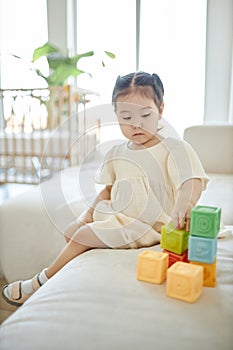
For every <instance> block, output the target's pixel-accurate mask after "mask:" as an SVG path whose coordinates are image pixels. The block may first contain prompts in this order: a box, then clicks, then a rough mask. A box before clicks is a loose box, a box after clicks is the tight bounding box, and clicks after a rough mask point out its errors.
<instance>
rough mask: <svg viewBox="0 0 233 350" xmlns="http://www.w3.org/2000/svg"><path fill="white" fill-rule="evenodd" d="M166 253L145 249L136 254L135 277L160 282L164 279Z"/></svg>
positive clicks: (166, 264) (166, 267) (166, 266)
mask: <svg viewBox="0 0 233 350" xmlns="http://www.w3.org/2000/svg"><path fill="white" fill-rule="evenodd" d="M167 269H168V254H167V253H162V252H155V251H153V250H146V251H144V252H142V253H141V254H139V255H138V265H137V279H138V280H140V281H144V282H150V283H156V284H161V283H163V281H164V280H165V279H166V275H167Z"/></svg>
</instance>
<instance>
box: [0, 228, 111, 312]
mask: <svg viewBox="0 0 233 350" xmlns="http://www.w3.org/2000/svg"><path fill="white" fill-rule="evenodd" d="M75 228H76V229H77V232H75V233H74V234H73V236H72V238H71V239H70V240H69V242H68V244H67V245H66V246H65V247H64V249H63V250H62V251H61V253H60V254H59V255H58V256H57V258H56V259H55V260H54V261H53V263H52V264H51V265H50V266H49V267H48V268H47V269H44V270H43V271H41V272H40V273H39V274H37V275H36V276H34V277H33V278H32V279H29V280H26V281H16V282H13V283H10V284H8V285H6V286H4V287H3V290H2V295H3V297H4V299H5V300H6V301H7V302H8V303H10V304H13V305H17V306H20V305H22V304H23V303H24V302H25V301H26V300H27V299H28V298H29V297H30V296H31V295H32V294H33V293H34V292H35V291H36V290H37V289H38V288H39V287H40V286H41V285H43V284H44V283H46V282H47V280H48V279H49V278H50V277H52V276H53V275H55V273H57V272H58V271H59V270H60V269H61V268H62V267H63V266H64V265H66V264H67V263H68V262H69V261H71V260H72V259H73V258H75V257H76V256H78V255H80V254H82V253H84V252H85V251H87V250H89V249H92V248H106V245H105V244H104V243H103V242H102V241H100V240H99V239H98V238H97V236H96V235H95V234H94V233H93V232H92V230H91V229H90V228H89V226H88V225H83V226H81V227H79V228H77V226H76V225H74V226H72V228H71V231H70V234H71V233H72V231H73V230H74V229H75Z"/></svg>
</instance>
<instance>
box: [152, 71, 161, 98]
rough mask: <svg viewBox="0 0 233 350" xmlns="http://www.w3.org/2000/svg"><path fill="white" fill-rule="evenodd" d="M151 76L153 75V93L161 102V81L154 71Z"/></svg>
mask: <svg viewBox="0 0 233 350" xmlns="http://www.w3.org/2000/svg"><path fill="white" fill-rule="evenodd" d="M152 77H153V88H154V90H155V93H156V95H157V97H158V99H159V102H160V104H162V103H163V96H164V87H163V83H162V81H161V79H160V77H159V76H158V75H157V74H156V73H153V74H152Z"/></svg>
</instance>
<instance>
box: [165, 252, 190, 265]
mask: <svg viewBox="0 0 233 350" xmlns="http://www.w3.org/2000/svg"><path fill="white" fill-rule="evenodd" d="M163 253H168V259H169V263H168V267H170V266H172V265H173V264H175V262H177V261H184V262H188V249H186V250H185V251H184V253H183V254H181V255H180V254H176V253H173V252H169V250H166V249H163Z"/></svg>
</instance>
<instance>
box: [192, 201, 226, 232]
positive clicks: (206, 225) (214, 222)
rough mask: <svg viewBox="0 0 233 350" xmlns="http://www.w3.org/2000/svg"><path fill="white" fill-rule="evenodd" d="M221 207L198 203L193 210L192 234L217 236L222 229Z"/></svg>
mask: <svg viewBox="0 0 233 350" xmlns="http://www.w3.org/2000/svg"><path fill="white" fill-rule="evenodd" d="M220 219H221V208H218V207H209V206H203V205H197V206H196V207H194V208H193V209H192V211H191V224H190V235H191V236H199V237H204V238H216V236H217V234H218V232H219V230H220Z"/></svg>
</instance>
